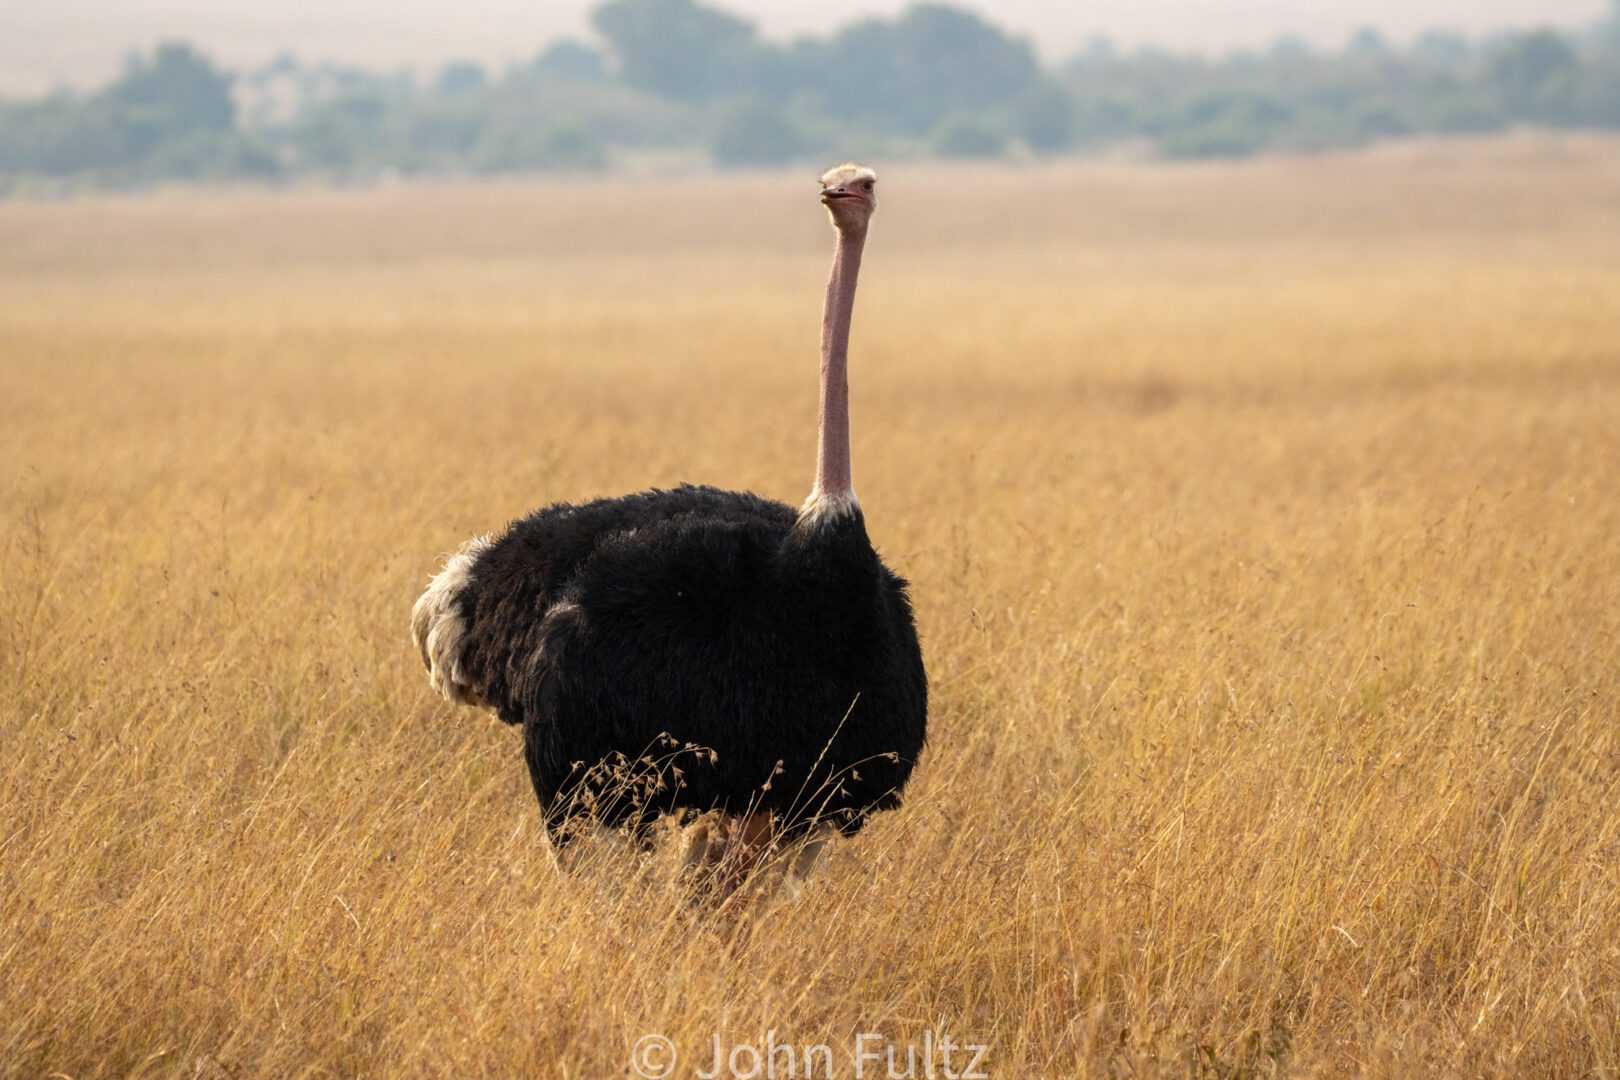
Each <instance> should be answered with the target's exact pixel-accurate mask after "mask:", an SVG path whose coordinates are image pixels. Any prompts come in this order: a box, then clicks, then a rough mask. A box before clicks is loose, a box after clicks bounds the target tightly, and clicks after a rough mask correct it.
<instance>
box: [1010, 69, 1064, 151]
mask: <svg viewBox="0 0 1620 1080" xmlns="http://www.w3.org/2000/svg"><path fill="white" fill-rule="evenodd" d="M1075 125H1076V116H1075V107H1074V99H1073V98H1072V97H1070V96H1069V92H1068V91H1067V90H1065V89H1063V87H1062V86H1060V85H1059V84H1057V83H1055V82H1051V81H1042V82H1041V83H1040V84H1039V85H1037V86H1036V87H1035V89H1034V90H1032V91H1031V92H1030V93H1029V95H1028V96H1026V97H1025V98H1024V100H1023V101H1022V102H1020V103H1019V106H1018V130H1019V134H1021V135H1022V136H1023V137H1024V141H1025V142H1026V143H1028V144H1029V147H1030V149H1031V150H1034V151H1036V152H1038V153H1042V154H1052V153H1057V152H1058V151H1061V150H1067V149H1068V148H1069V147H1070V146H1072V145H1073V144H1074V137H1075Z"/></svg>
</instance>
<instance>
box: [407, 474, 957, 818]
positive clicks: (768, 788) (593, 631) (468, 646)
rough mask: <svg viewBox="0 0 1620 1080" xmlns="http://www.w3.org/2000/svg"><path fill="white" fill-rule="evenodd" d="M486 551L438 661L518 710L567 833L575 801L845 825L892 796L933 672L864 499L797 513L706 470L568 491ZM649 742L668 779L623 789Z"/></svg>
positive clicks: (918, 732)
mask: <svg viewBox="0 0 1620 1080" xmlns="http://www.w3.org/2000/svg"><path fill="white" fill-rule="evenodd" d="M471 554H472V558H471V561H470V563H469V564H467V565H465V566H464V567H461V568H460V570H461V572H460V573H457V574H455V575H454V577H455V580H454V581H452V582H450V583H449V584H450V586H452V587H453V588H454V596H453V598H447V599H450V601H451V603H450V605H449V607H448V608H447V609H446V610H445V611H444V612H443V615H444V616H445V617H451V618H454V619H456V620H457V621H458V622H459V623H460V626H459V628H458V629H459V632H458V633H457V634H456V635H454V636H455V638H456V640H457V647H458V649H459V655H457V656H454V657H433V656H428V655H426V653H425V657H424V658H425V659H427V660H428V661H429V666H430V668H431V667H432V664H433V663H434V662H439V663H443V664H447V665H458V666H459V669H460V676H461V678H462V680H463V683H464V684H465V686H466V688H467V697H468V698H470V699H473V700H476V701H479V702H481V703H482V704H484V705H486V706H488V707H489V708H491V709H493V710H494V711H495V712H496V713H497V714H498V715H499V716H500V718H501V719H502V720H504V721H506V722H507V723H511V724H521V725H522V726H523V736H524V754H525V757H526V759H527V762H528V766H529V772H530V776H531V778H532V779H533V782H534V789H535V794H536V795H537V796H538V798H539V801H540V806H541V809H542V811H543V812H544V813H545V815H546V817H547V821H548V824H549V825H550V827H551V828H552V831H553V835H554V838H555V839H557V840H558V841H560V842H565V841H566V839H567V834H568V832H569V828H568V826H569V824H570V822H571V821H572V820H573V819H575V818H576V817H579V816H582V815H587V814H588V815H589V816H591V817H594V818H596V819H598V820H601V821H602V822H603V823H605V824H608V825H616V824H622V823H623V822H625V821H626V820H632V819H634V820H637V821H646V820H650V819H651V818H652V817H654V816H656V815H658V814H660V813H666V812H672V811H680V810H692V811H707V810H720V811H724V812H727V813H730V814H734V815H742V814H745V813H749V812H759V811H770V812H771V813H772V815H773V818H774V820H775V822H776V823H777V827H778V828H779V829H781V830H783V832H784V833H786V834H787V835H788V836H791V835H793V834H795V833H798V832H802V831H804V830H805V829H806V828H807V827H808V826H809V825H810V824H811V823H812V822H814V821H824V822H827V823H828V824H831V825H833V826H835V827H837V828H838V829H840V830H842V831H843V832H844V833H846V834H852V833H854V832H856V831H858V830H859V829H860V827H861V826H862V824H863V823H864V822H865V821H866V819H867V817H868V816H869V815H870V814H872V813H873V812H875V811H879V810H885V809H888V808H890V807H893V806H895V805H897V804H898V802H899V799H900V792H901V789H902V788H903V787H904V786H905V783H906V780H907V778H908V777H909V776H910V774H911V770H912V767H913V766H914V765H915V763H916V761H917V756H918V753H919V752H920V751H921V750H922V747H923V742H924V738H925V728H926V723H927V695H928V691H927V680H926V677H925V675H924V670H923V662H922V654H921V650H920V648H919V645H918V640H917V633H916V629H915V627H914V623H913V619H912V612H911V605H910V602H909V599H908V597H907V591H906V583H905V582H904V581H903V580H902V579H901V578H899V577H898V576H896V575H895V574H894V573H893V572H892V571H890V570H889V569H888V567H886V566H885V565H884V564H883V561H882V560H881V559H880V558H879V557H878V555H877V552H876V551H874V550H873V548H872V545H871V542H870V541H869V540H868V538H867V533H866V525H865V520H864V518H863V516H862V513H861V511H860V508H859V507H858V506H857V505H856V504H855V503H854V501H853V499H850V500H848V501H847V503H845V504H842V505H840V506H838V507H837V508H836V509H835V510H833V511H829V512H826V513H816V514H806V515H804V516H803V517H802V518H801V516H800V515H799V514H798V513H797V512H796V511H794V510H793V509H792V508H790V507H788V506H785V505H783V504H782V503H779V502H774V501H771V500H768V499H764V498H760V497H759V496H757V495H752V494H747V493H739V492H729V491H721V490H718V489H715V488H710V487H691V486H682V487H679V488H676V489H674V490H672V491H657V490H655V491H649V492H644V493H640V494H636V495H628V496H625V497H623V498H617V499H600V500H596V501H594V502H588V503H583V504H580V505H569V504H566V503H559V504H557V505H554V506H549V507H547V508H545V509H543V510H540V511H538V512H536V513H534V514H532V515H530V516H529V517H527V518H524V519H522V520H520V521H517V522H515V523H514V524H512V525H511V526H510V527H509V528H508V529H507V530H506V532H505V533H504V534H503V535H502V536H500V537H499V538H498V539H495V540H493V541H492V542H489V543H487V544H480V545H479V546H478V549H477V550H476V552H475V553H471ZM454 569H456V568H455V566H454V564H452V570H454ZM452 570H447V571H446V573H447V574H450V573H451V572H452ZM435 584H436V585H437V584H438V583H437V582H436V583H435ZM429 592H430V594H431V593H432V590H431V589H430V590H429ZM427 599H428V598H427V597H424V601H426V600H427ZM420 608H421V605H419V609H420ZM427 632H431V628H428V630H427V631H423V630H421V629H420V628H419V633H418V639H419V641H420V640H422V639H424V638H425V637H426V634H427ZM665 736H667V737H668V738H665ZM671 739H672V740H673V741H674V744H675V745H674V746H673V747H672V746H671V745H670V742H669V740H671ZM692 748H699V749H697V750H694V749H692ZM703 751H713V753H712V754H710V753H706V752H703ZM649 759H650V760H655V761H659V762H661V763H662V768H661V770H660V771H661V773H662V785H661V787H658V786H656V785H652V784H645V783H643V782H641V781H637V782H636V783H632V784H630V785H629V786H628V787H627V786H626V785H625V783H624V781H625V779H626V775H627V773H628V774H630V775H634V774H635V773H636V771H637V768H638V766H637V765H636V763H637V762H642V761H646V760H649ZM642 768H645V766H642ZM643 779H645V778H643ZM655 788H656V789H655Z"/></svg>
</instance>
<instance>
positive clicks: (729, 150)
mask: <svg viewBox="0 0 1620 1080" xmlns="http://www.w3.org/2000/svg"><path fill="white" fill-rule="evenodd" d="M807 149H808V146H807V143H806V141H805V137H804V135H803V133H802V132H800V131H799V129H798V127H797V126H796V125H795V124H794V123H793V121H792V120H790V119H788V117H787V116H786V115H785V114H784V113H783V112H782V110H780V109H778V108H776V107H775V106H774V105H771V104H770V103H769V102H766V101H761V100H758V99H750V100H748V101H744V102H742V103H741V104H739V105H738V106H737V107H736V108H734V109H732V110H731V112H730V113H728V114H727V116H726V118H725V120H724V121H722V122H721V124H720V130H719V131H718V132H717V133H716V134H715V137H714V142H713V144H712V145H711V146H710V152H711V153H712V154H713V155H714V160H715V161H716V162H718V163H720V164H721V165H784V164H786V163H787V162H790V161H792V160H794V159H795V158H798V157H802V156H803V155H804V154H805V152H806V150H807Z"/></svg>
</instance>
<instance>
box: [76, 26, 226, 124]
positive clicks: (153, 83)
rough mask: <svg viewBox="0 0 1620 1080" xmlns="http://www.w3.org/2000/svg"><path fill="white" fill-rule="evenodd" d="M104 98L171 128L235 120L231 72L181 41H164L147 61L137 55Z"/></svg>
mask: <svg viewBox="0 0 1620 1080" xmlns="http://www.w3.org/2000/svg"><path fill="white" fill-rule="evenodd" d="M105 97H106V99H107V100H108V101H109V102H112V103H114V104H116V105H119V106H123V107H125V108H127V109H130V110H137V111H141V112H144V113H146V114H147V115H149V116H151V117H154V118H155V119H156V120H157V122H158V123H159V124H160V125H161V126H162V127H163V128H165V129H167V130H168V131H170V132H183V131H197V130H203V131H225V130H228V129H229V128H231V127H232V126H233V125H234V124H235V122H236V106H235V104H234V103H233V102H232V101H231V80H230V77H229V76H227V75H225V74H223V73H221V72H220V71H219V70H218V69H217V68H215V67H214V65H213V64H211V63H209V62H208V61H207V60H205V59H204V58H203V57H201V56H200V55H198V54H197V53H196V52H194V51H193V50H192V48H191V46H190V45H186V44H184V43H181V42H174V41H171V42H165V43H164V44H162V45H159V46H158V48H157V51H156V52H155V53H154V54H153V55H152V57H151V59H150V60H145V61H142V60H137V61H136V62H135V63H134V64H133V65H131V66H130V68H129V69H128V70H127V71H125V72H124V75H123V77H122V78H120V79H119V80H118V81H117V82H115V83H113V84H112V85H111V86H110V87H108V88H107V90H106V92H105Z"/></svg>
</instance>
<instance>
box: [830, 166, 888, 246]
mask: <svg viewBox="0 0 1620 1080" xmlns="http://www.w3.org/2000/svg"><path fill="white" fill-rule="evenodd" d="M821 203H822V205H823V206H825V207H826V208H827V213H828V214H829V215H830V216H831V217H832V223H833V228H835V229H837V230H838V231H839V232H843V231H844V230H845V229H857V230H859V229H865V228H866V223H867V221H868V220H869V219H870V218H871V217H872V211H874V210H876V209H877V173H875V172H873V171H872V170H871V168H869V167H868V166H866V165H857V164H855V163H854V162H853V161H851V162H849V163H847V164H844V165H840V166H838V167H837V168H835V169H828V170H827V171H826V172H824V173H822V174H821Z"/></svg>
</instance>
